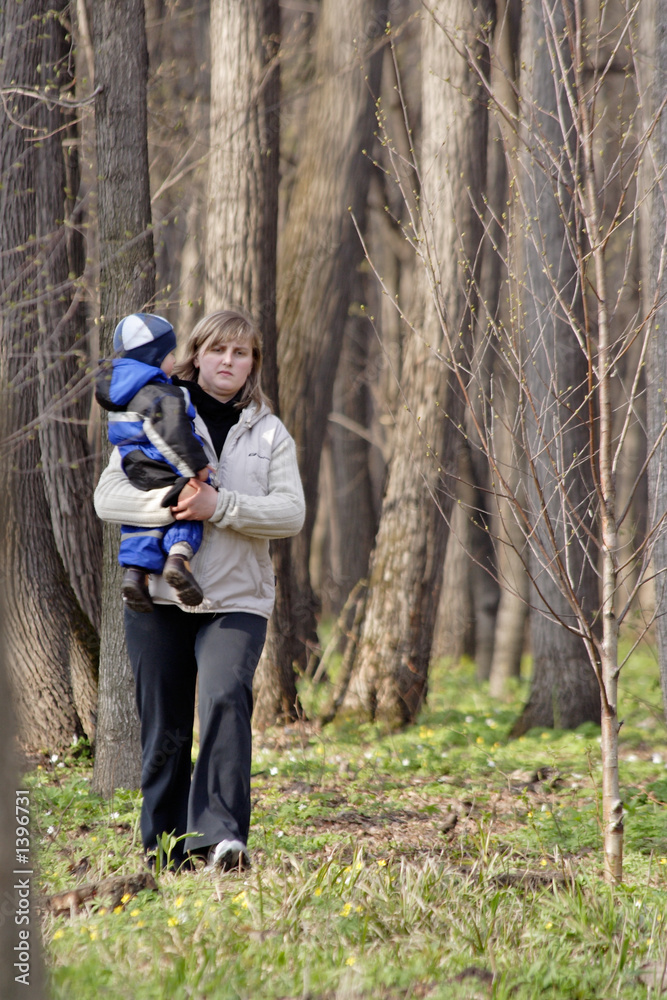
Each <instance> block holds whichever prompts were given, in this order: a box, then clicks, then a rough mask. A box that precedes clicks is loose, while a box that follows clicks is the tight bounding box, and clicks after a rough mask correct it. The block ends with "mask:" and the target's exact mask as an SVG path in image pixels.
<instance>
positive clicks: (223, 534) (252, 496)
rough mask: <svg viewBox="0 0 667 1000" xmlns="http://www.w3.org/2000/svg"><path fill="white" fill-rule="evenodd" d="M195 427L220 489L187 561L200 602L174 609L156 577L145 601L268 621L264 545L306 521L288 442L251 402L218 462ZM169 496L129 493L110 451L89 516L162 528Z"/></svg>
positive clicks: (167, 520) (269, 573) (270, 588)
mask: <svg viewBox="0 0 667 1000" xmlns="http://www.w3.org/2000/svg"><path fill="white" fill-rule="evenodd" d="M195 428H196V430H197V433H198V434H199V436H200V437H201V439H202V441H203V443H204V448H205V451H206V454H207V456H208V459H209V461H210V463H211V465H212V466H213V467H214V468H215V469H216V472H215V474H214V475H213V476H212V485H213V486H215V487H216V488H217V490H218V503H217V507H216V509H215V512H214V513H213V515H212V516H211V518H210V519H209V520H208V521H204V522H203V524H204V538H203V540H202V544H201V546H200V548H199V551H198V552H197V553H196V554H195V556H194V558H193V559H192V562H191V566H192V572H193V574H194V576H195V577H196V579H197V581H198V583H199V585H200V587H201V588H202V590H203V591H204V600H203V602H202V603H201V604H200V605H198V606H197V607H194V608H192V607H186V606H185V605H182V604H180V602H179V600H178V596H177V594H176V592H175V591H174V590H173V589H172V588H171V587H170V586H169V585H168V584H167V583H166V581H165V580H164V579H163V578H162V577H161V576H151V577H150V579H149V589H150V592H151V595H152V597H153V600H154V601H156V602H157V603H158V604H178V605H179V606H180V607H181V608H183V610H184V611H189V612H192V613H193V614H197V613H201V612H231V611H245V612H249V613H251V614H256V615H261V616H262V617H263V618H268V617H269V616H270V614H271V611H272V610H273V602H274V591H275V585H274V575H273V566H272V564H271V559H270V556H269V541H270V539H272V538H288V537H290V536H292V535H296V534H298V532H299V531H300V530H301V528H302V526H303V521H304V516H305V502H304V497H303V488H302V486H301V479H300V476H299V468H298V465H297V460H296V448H295V445H294V441H293V440H292V438H291V437H290V435H289V434H288V432H287V430H286V428H285V427H284V425H283V424H282V423H281V421H280V420H279V419H278V417H276V416H275V415H274V414H273V413H271V411H270V410H269V408H268V407H267V406H265V405H262V406H261V407H257V406H256V404H254V403H251V404H250V405H249V406H247V407H246V408H245V409H244V410H242V411H241V415H240V417H239V420H238V423H236V424H234V426H233V427H232V428H231V430H230V431H229V434H228V435H227V439H226V441H225V444H224V447H223V449H222V454H221V455H220V459H219V460H218V458H217V456H216V454H215V449H214V447H213V444H212V442H211V438H210V435H209V433H208V429H207V427H206V424H205V423H204V421H203V420H202V418H201V417H200V416H199V414H197V416H196V418H195ZM168 491H169V487H167V488H166V489H162V490H149V491H147V492H142V491H141V490H137V489H135V488H134V486H132V484H131V483H130V481H129V480H128V478H127V476H126V475H125V473H124V472H123V469H122V467H121V464H120V455H119V453H118V450H117V449H114V451H113V452H112V454H111V458H110V460H109V464H108V466H107V467H106V469H105V470H104V472H103V473H102V475H101V476H100V480H99V483H98V484H97V488H96V490H95V496H94V503H95V510H96V511H97V514H98V516H99V517H101V518H102V520H104V521H111V522H113V523H116V524H136V525H137V526H139V527H145V528H153V527H154V528H157V527H162V526H164V525H168V524H171V523H173V520H174V519H173V517H172V515H171V513H170V511H169V508H168V507H167V508H165V507H162V506H161V503H162V500H163V498H164V497H165V496H166V494H167V493H168Z"/></svg>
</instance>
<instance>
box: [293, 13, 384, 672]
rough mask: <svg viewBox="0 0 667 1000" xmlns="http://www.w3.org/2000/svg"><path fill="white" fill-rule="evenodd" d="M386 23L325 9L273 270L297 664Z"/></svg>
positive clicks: (311, 605)
mask: <svg viewBox="0 0 667 1000" xmlns="http://www.w3.org/2000/svg"><path fill="white" fill-rule="evenodd" d="M386 20H387V14H386V10H384V5H383V3H382V2H381V0H323V3H322V5H321V8H320V14H319V24H318V28H317V40H316V56H315V68H314V80H315V82H314V90H313V93H312V95H311V98H310V102H309V105H308V111H307V117H306V123H305V126H304V130H303V140H302V143H301V147H302V153H301V159H300V161H299V164H298V167H297V173H296V177H295V179H294V182H293V185H292V189H291V193H290V199H289V203H288V205H287V207H286V218H285V225H284V229H283V231H282V233H281V239H280V247H279V261H278V327H279V329H280V339H279V344H278V353H279V365H280V406H281V412H282V415H283V419H284V421H285V423H286V425H287V428H288V430H289V431H290V433H291V434H292V435H293V436H294V439H295V441H296V445H297V450H298V454H299V462H300V468H301V473H302V478H303V484H304V492H305V496H306V521H305V525H304V528H303V530H302V532H301V533H300V534H299V535H298V536H297V537H296V538H295V539H294V540H293V542H292V554H293V559H294V572H295V579H296V587H297V599H296V602H295V606H294V613H295V616H296V620H297V627H298V630H299V633H298V637H299V640H300V645H301V649H300V660H301V662H302V664H303V665H304V666H305V661H306V657H307V649H308V647H309V646H310V645H312V643H313V642H316V641H317V635H316V631H315V613H316V611H317V608H318V602H317V600H316V598H315V596H314V594H313V591H312V587H311V583H310V575H309V558H310V543H311V538H312V532H313V526H314V523H315V516H316V512H317V491H318V482H319V469H320V456H321V453H322V447H323V444H324V438H325V434H326V431H327V422H328V416H329V413H330V411H331V404H332V393H333V384H334V378H335V374H336V369H337V366H338V359H339V356H340V349H341V342H342V337H341V331H342V329H343V326H344V323H345V317H346V315H347V312H348V306H349V302H350V293H351V283H350V282H349V275H350V274H352V273H354V271H355V269H356V267H357V265H358V264H359V262H360V260H361V257H362V249H361V244H360V241H359V238H358V236H357V233H356V231H355V228H354V225H353V222H352V216H354V218H355V219H356V220H357V222H358V224H359V225H360V226H361V227H362V228H363V225H364V215H365V209H366V200H367V194H368V185H369V180H370V174H371V170H372V164H371V160H370V158H369V156H368V155H367V150H369V149H370V147H371V144H372V142H373V130H374V126H375V114H374V102H375V99H376V96H377V93H378V88H379V81H380V71H381V63H382V52H381V49H380V47H379V46H378V38H380V37H381V36H382V34H383V32H384V29H385V25H386Z"/></svg>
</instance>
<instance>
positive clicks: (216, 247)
mask: <svg viewBox="0 0 667 1000" xmlns="http://www.w3.org/2000/svg"><path fill="white" fill-rule="evenodd" d="M279 39H280V7H279V4H278V0H252V2H248V3H245V4H240V3H238V2H235V0H214V3H213V4H212V6H211V158H210V162H209V179H208V210H207V240H206V292H205V302H206V311H207V312H211V311H212V310H214V309H220V308H222V307H223V306H230V305H231V306H234V305H236V306H240V307H241V308H243V309H245V310H247V311H248V312H249V313H250V314H251V316H252V317H253V318H254V319H255V321H256V322H257V323H258V324H259V327H260V329H261V331H262V335H263V341H264V369H263V382H264V387H265V389H266V391H267V394H268V395H269V397H270V399H271V400H272V402H273V403H274V406H275V408H276V410H278V403H279V400H278V369H277V329H276V243H277V227H278V180H279V174H278V170H279V143H280V117H279V106H280V73H279V62H278V45H279ZM271 548H272V556H273V566H274V572H275V575H276V605H275V609H274V613H273V615H272V617H271V620H270V622H269V627H268V631H267V637H266V643H265V646H264V651H263V654H262V658H261V660H260V662H259V664H258V667H257V671H256V674H255V681H254V685H253V689H254V695H255V708H254V712H253V724H254V725H255V727H257V728H258V729H265V728H266V727H267V726H270V725H272V724H273V723H275V722H277V721H286V720H289V719H294V718H295V717H296V712H297V693H296V683H295V676H294V670H293V667H292V663H293V660H294V657H295V648H294V647H295V638H294V631H295V630H294V624H293V621H292V573H291V558H290V553H291V545H290V540H289V539H280V540H278V541H275V542H273V543H272V546H271Z"/></svg>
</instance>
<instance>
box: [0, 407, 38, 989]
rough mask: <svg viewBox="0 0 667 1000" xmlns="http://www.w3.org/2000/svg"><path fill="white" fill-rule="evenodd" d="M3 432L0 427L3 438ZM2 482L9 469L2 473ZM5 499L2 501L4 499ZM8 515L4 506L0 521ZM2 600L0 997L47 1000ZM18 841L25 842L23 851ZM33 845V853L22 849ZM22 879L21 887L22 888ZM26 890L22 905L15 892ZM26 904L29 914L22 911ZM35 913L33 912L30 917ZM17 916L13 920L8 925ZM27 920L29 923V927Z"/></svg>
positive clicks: (1, 601) (0, 569) (0, 597)
mask: <svg viewBox="0 0 667 1000" xmlns="http://www.w3.org/2000/svg"><path fill="white" fill-rule="evenodd" d="M3 430H4V428H3V427H2V426H0V437H1V435H2V432H3ZM0 473H2V477H3V478H4V474H5V467H4V465H3V466H2V467H1V468H0ZM3 499H4V498H3ZM5 514H6V511H5V510H4V509H3V508H2V501H0V517H2V520H4V517H5ZM0 572H1V573H2V576H3V577H4V576H5V575H6V574H7V573H8V572H11V566H10V565H9V564H8V563H7V562H6V560H5V558H2V560H1V564H0ZM3 606H4V598H3V595H2V594H1V593H0V760H1V761H2V768H0V899H2V920H1V921H0V996H1V997H2V998H3V1000H19V998H23V997H26V998H27V1000H43V998H44V996H45V993H44V967H43V962H42V943H41V935H40V932H39V919H38V917H37V912H36V904H37V893H38V888H37V884H38V879H37V876H36V872H35V865H36V862H37V858H36V857H35V852H36V837H34V836H33V838H32V839H31V836H30V835H31V833H32V834H33V835H34V833H35V827H34V824H32V823H31V822H30V813H31V806H32V803H31V801H30V795H29V792H27V791H26V789H25V788H23V787H22V783H21V777H20V775H19V760H18V754H17V748H16V732H15V727H14V714H13V711H12V692H11V685H10V682H9V670H8V666H7V651H6V648H5V642H4V638H5V628H4V625H5V622H4V610H3ZM19 841H21V844H20V847H19ZM24 843H27V844H28V845H30V844H31V843H32V851H31V850H30V849H29V847H28V849H25V850H24V848H23V844H24ZM18 879H20V880H21V882H20V883H19V882H18ZM26 883H27V888H28V892H29V895H28V896H27V897H26V895H25V892H22V896H23V899H22V900H20V899H19V895H18V889H17V886H20V888H21V890H23V888H24V887H26ZM25 901H27V902H28V904H29V906H30V908H29V909H27V910H25V909H23V910H21V909H19V906H21V905H23V904H24V903H25ZM31 910H32V912H31ZM10 915H14V916H13V919H9V916H10ZM26 918H27V922H26Z"/></svg>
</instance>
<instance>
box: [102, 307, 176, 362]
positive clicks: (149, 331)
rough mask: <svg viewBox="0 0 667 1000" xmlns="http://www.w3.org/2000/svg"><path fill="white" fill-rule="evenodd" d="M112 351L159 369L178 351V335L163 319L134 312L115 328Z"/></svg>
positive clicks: (150, 314) (149, 314)
mask: <svg viewBox="0 0 667 1000" xmlns="http://www.w3.org/2000/svg"><path fill="white" fill-rule="evenodd" d="M113 348H114V351H117V352H119V353H122V355H123V357H126V358H132V359H133V360H134V361H143V363H144V364H145V365H154V366H155V367H156V368H159V366H160V365H161V364H162V362H163V361H164V359H165V358H166V357H167V355H168V354H170V353H171V352H172V351H175V350H176V334H175V333H174V328H173V326H172V325H171V323H169V322H168V320H166V319H163V318H162V316H154V315H153V314H152V313H132V315H131V316H126V317H125V319H122V320H121V321H120V323H119V324H118V326H117V327H116V329H115V331H114V335H113Z"/></svg>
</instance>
